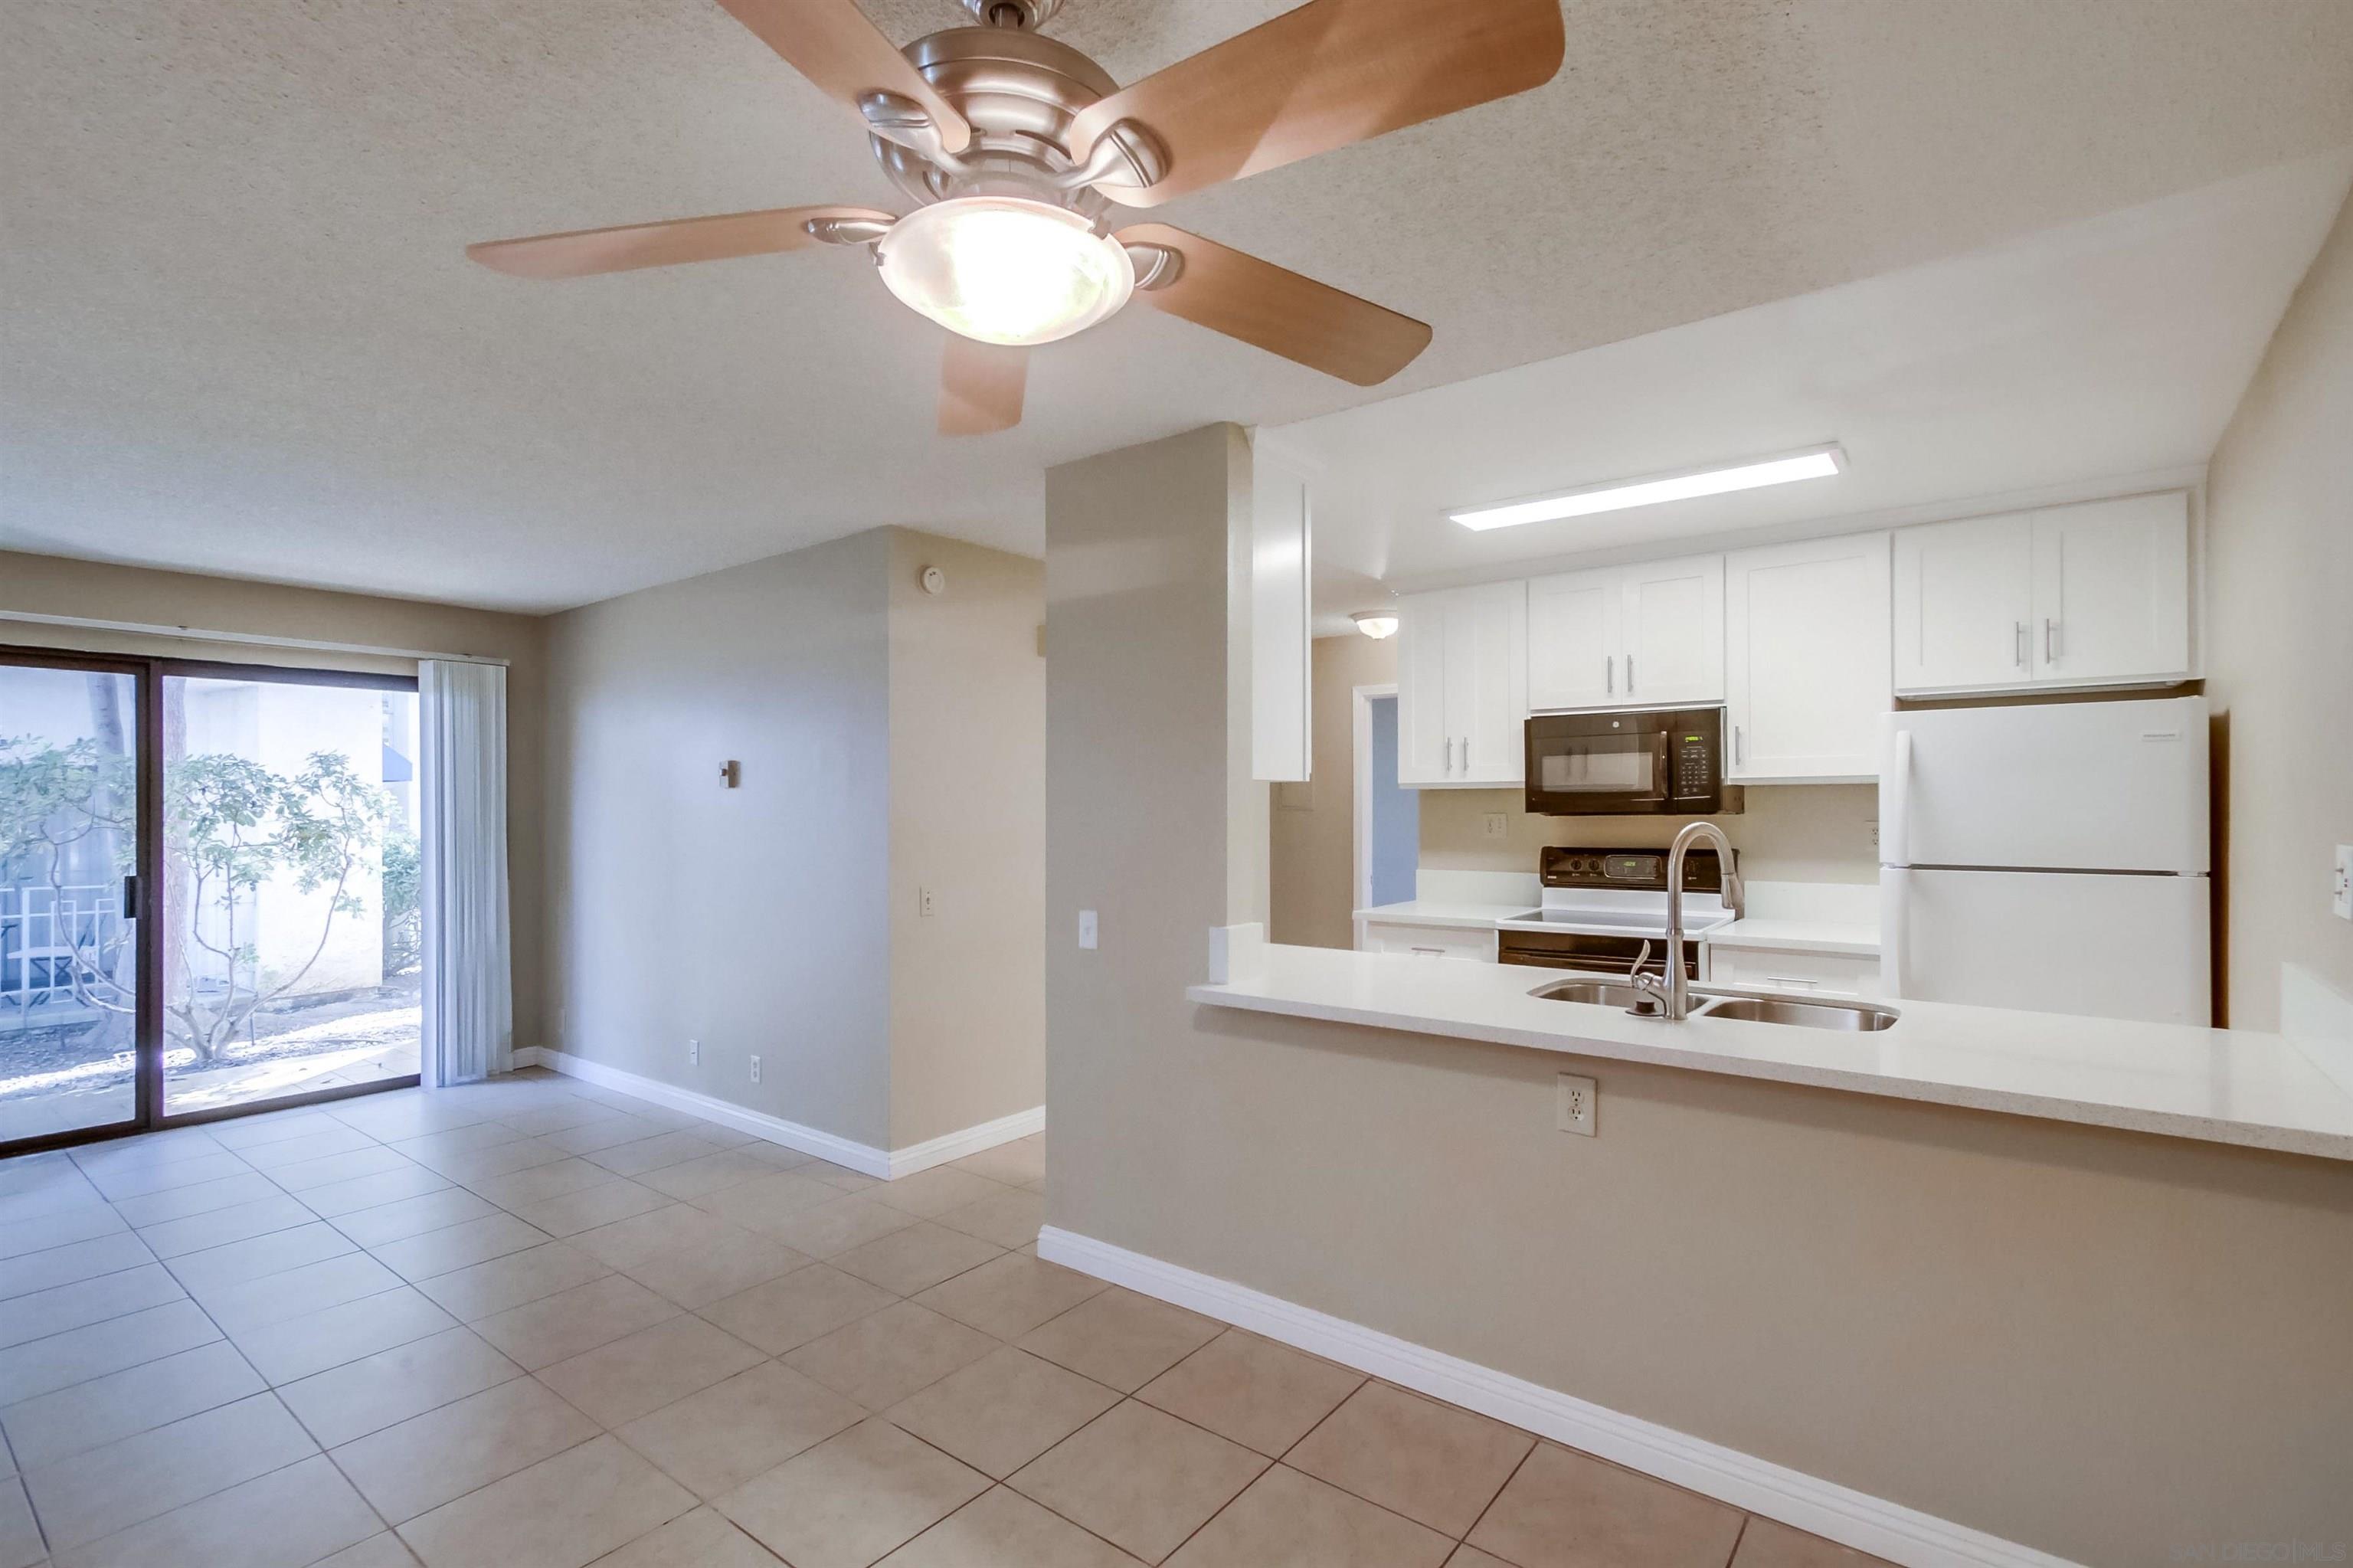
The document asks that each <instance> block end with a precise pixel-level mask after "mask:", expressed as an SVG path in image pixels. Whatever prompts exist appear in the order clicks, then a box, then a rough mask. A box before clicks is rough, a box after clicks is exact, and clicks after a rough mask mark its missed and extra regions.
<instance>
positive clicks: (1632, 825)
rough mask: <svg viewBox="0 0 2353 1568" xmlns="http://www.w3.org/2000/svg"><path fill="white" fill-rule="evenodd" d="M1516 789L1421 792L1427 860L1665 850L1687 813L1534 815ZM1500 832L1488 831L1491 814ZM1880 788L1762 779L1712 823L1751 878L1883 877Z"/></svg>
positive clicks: (1524, 864) (1507, 867)
mask: <svg viewBox="0 0 2353 1568" xmlns="http://www.w3.org/2000/svg"><path fill="white" fill-rule="evenodd" d="M1524 800H1525V797H1523V796H1522V794H1521V792H1520V791H1519V790H1517V789H1424V790H1423V791H1422V792H1421V863H1422V864H1423V865H1424V866H1428V867H1434V868H1439V869H1442V870H1447V871H1526V872H1533V871H1535V868H1536V852H1537V851H1538V850H1539V849H1541V848H1542V847H1543V846H1545V845H1546V844H1588V845H1591V846H1593V847H1595V848H1598V849H1618V848H1621V847H1622V848H1629V849H1663V848H1665V847H1666V844H1667V842H1668V841H1669V840H1671V839H1672V838H1673V837H1674V832H1675V830H1676V829H1677V828H1680V827H1682V826H1683V823H1684V821H1687V820H1688V819H1686V818H1682V817H1665V818H1661V817H1536V816H1530V815H1529V814H1528V813H1527V812H1526V811H1525V810H1521V807H1522V805H1523V803H1524ZM1496 812H1501V813H1502V814H1503V817H1504V834H1503V836H1502V837H1500V838H1490V837H1488V836H1487V818H1488V817H1489V816H1490V815H1492V814H1493V813H1496ZM1878 817H1879V789H1878V787H1877V786H1876V785H1872V784H1756V785H1751V786H1749V788H1748V789H1747V790H1746V801H1745V804H1744V805H1743V807H1742V809H1741V810H1740V811H1739V813H1738V814H1736V815H1733V816H1725V817H1716V818H1713V819H1711V820H1712V821H1715V824H1716V825H1717V826H1718V827H1721V828H1722V829H1723V830H1724V832H1725V837H1727V838H1729V839H1730V840H1731V841H1732V847H1733V848H1734V849H1736V850H1738V851H1739V852H1740V871H1741V874H1742V875H1744V876H1746V877H1747V878H1748V879H1749V880H1751V881H1753V882H1877V881H1878V880H1879V846H1878V844H1877V842H1875V841H1874V840H1873V837H1872V832H1873V824H1874V823H1875V822H1876V821H1877V820H1878Z"/></svg>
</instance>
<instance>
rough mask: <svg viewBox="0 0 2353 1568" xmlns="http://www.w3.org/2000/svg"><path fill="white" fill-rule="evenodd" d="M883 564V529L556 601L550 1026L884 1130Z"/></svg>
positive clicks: (848, 1134) (604, 1054)
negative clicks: (648, 584)
mask: <svg viewBox="0 0 2353 1568" xmlns="http://www.w3.org/2000/svg"><path fill="white" fill-rule="evenodd" d="M889 568H890V541H889V538H888V536H887V535H885V534H883V533H881V532H880V531H876V532H871V533H866V534H860V535H854V536H852V537H850V538H847V539H838V540H835V541H833V542H832V543H829V544H824V545H818V546H814V547H812V548H809V549H807V550H800V551H797V552H795V553H794V554H791V555H788V556H776V557H775V558H774V559H771V560H765V561H757V562H754V563H753V564H751V565H749V566H743V567H733V568H731V569H729V570H726V571H722V572H714V573H712V574H710V575H708V576H706V577H691V578H689V579H688V580H686V581H684V582H679V583H671V584H669V585H667V586H665V587H661V588H648V589H645V590H644V591H642V592H639V593H633V594H627V595H624V596H623V597H621V598H619V599H607V600H606V601H605V602H603V603H601V604H594V605H589V606H587V607H586V608H584V609H575V610H568V611H566V612H565V613H564V614H562V615H558V616H555V617H553V618H552V619H551V622H550V626H551V636H550V642H549V652H550V656H551V661H552V666H553V668H552V678H551V681H550V696H549V713H548V776H549V780H550V789H549V790H548V799H547V842H548V881H547V906H548V909H549V911H550V912H551V915H552V916H553V918H554V930H553V935H552V943H551V947H552V962H551V966H550V967H551V984H552V987H553V993H554V1007H553V1009H552V1012H553V1030H554V1039H553V1041H552V1042H551V1043H552V1044H556V1045H558V1046H560V1047H561V1048H562V1049H564V1050H565V1051H567V1052H572V1053H576V1054H579V1055H582V1056H585V1057H587V1058H588V1059H590V1060H591V1061H595V1062H600V1063H603V1064H605V1065H607V1066H612V1067H617V1068H620V1069H622V1070H624V1071H626V1072H630V1073H636V1074H639V1075H643V1076H646V1077H649V1078H653V1079H656V1080H658V1081H659V1082H662V1083H666V1084H672V1085H676V1086H680V1087H681V1088H687V1089H692V1090H695V1091H697V1092H699V1093H702V1094H708V1095H712V1096H716V1097H719V1098H721V1099H723V1100H728V1101H731V1102H733V1103H734V1104H736V1105H740V1106H744V1107H749V1108H751V1109H753V1110H756V1111H761V1112H765V1113H766V1114H768V1115H770V1116H776V1117H781V1118H785V1119H786V1120H788V1121H794V1122H798V1123H801V1124H803V1125H805V1126H808V1127H814V1128H818V1129H819V1130H821V1131H825V1132H829V1133H833V1134H836V1135H837V1136H839V1137H843V1138H848V1139H853V1140H854V1141H856V1142H860V1143H864V1144H869V1145H872V1146H875V1147H881V1148H887V1147H889V1143H890V1135H891V1125H890V1122H891V1116H890V1082H889V1031H890V984H891V973H890V915H889V886H890V863H889V855H890V848H889V842H890V786H889V779H890V767H891V735H890V722H889V715H890V637H889V628H890V615H889V602H888V600H889V592H888V572H889ZM730 759H734V760H736V761H739V762H741V763H742V765H743V773H742V779H743V782H742V786H741V787H740V788H738V789H726V788H723V785H722V782H721V779H720V776H719V770H720V766H721V764H723V763H724V762H726V761H728V760H730ZM691 1038H694V1039H700V1040H701V1041H702V1064H701V1065H700V1066H690V1065H688V1062H687V1049H686V1043H687V1041H688V1040H689V1039H691ZM754 1054H757V1055H759V1056H760V1057H761V1059H762V1075H761V1081H760V1083H758V1084H757V1085H754V1084H753V1083H752V1082H751V1076H750V1072H749V1063H748V1059H749V1058H750V1057H751V1056H753V1055H754Z"/></svg>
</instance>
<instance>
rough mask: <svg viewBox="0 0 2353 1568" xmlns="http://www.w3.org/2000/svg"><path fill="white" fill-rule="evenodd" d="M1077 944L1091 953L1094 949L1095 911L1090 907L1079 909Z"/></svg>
mask: <svg viewBox="0 0 2353 1568" xmlns="http://www.w3.org/2000/svg"><path fill="white" fill-rule="evenodd" d="M1079 946H1080V947H1082V948H1085V949H1086V950H1087V951H1088V952H1091V953H1092V952H1093V951H1094V950H1095V912H1094V911H1093V910H1092V909H1082V910H1080V911H1079Z"/></svg>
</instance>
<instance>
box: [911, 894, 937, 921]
mask: <svg viewBox="0 0 2353 1568" xmlns="http://www.w3.org/2000/svg"><path fill="white" fill-rule="evenodd" d="M915 892H916V894H917V895H918V896H917V898H916V903H915V912H916V913H917V914H918V915H920V916H923V918H924V919H926V920H928V919H930V918H931V917H932V916H934V915H936V914H938V913H939V912H940V902H939V900H938V899H937V898H936V897H934V896H933V894H932V890H931V889H930V888H928V887H919V888H917V889H916V890H915Z"/></svg>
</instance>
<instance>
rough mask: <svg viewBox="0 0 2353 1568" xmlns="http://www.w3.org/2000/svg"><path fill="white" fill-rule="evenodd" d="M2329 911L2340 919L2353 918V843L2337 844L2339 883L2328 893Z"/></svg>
mask: <svg viewBox="0 0 2353 1568" xmlns="http://www.w3.org/2000/svg"><path fill="white" fill-rule="evenodd" d="M2328 912H2329V913H2330V914H2332V915H2334V916H2337V918H2338V919H2339V920H2353V844H2338V845H2337V883H2336V887H2335V889H2334V891H2332V892H2331V893H2330V894H2329V895H2328Z"/></svg>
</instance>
